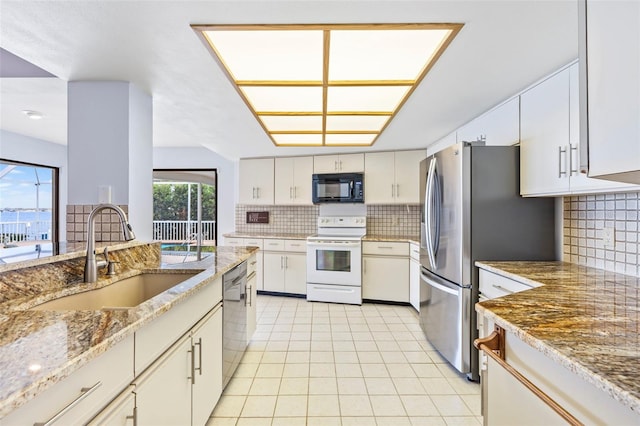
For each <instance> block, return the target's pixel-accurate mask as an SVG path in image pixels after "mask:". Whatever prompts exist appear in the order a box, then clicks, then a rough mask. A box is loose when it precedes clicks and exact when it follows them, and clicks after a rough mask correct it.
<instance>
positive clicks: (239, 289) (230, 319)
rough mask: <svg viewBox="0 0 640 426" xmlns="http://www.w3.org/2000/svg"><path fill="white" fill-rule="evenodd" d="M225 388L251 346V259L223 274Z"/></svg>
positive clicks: (223, 364)
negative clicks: (249, 289)
mask: <svg viewBox="0 0 640 426" xmlns="http://www.w3.org/2000/svg"><path fill="white" fill-rule="evenodd" d="M222 287H223V304H222V306H223V309H222V388H223V389H224V388H225V387H226V386H227V383H229V380H231V377H232V376H233V373H234V372H235V371H236V368H237V367H238V364H239V363H240V360H241V359H242V356H243V355H244V351H245V349H246V348H247V306H246V303H245V302H246V300H245V299H246V293H247V262H242V263H241V264H240V265H238V266H236V267H235V268H233V269H231V270H230V271H229V272H227V273H225V274H224V275H223V277H222Z"/></svg>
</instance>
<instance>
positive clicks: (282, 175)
mask: <svg viewBox="0 0 640 426" xmlns="http://www.w3.org/2000/svg"><path fill="white" fill-rule="evenodd" d="M293 171H294V159H293V157H281V158H276V159H275V173H274V175H275V180H274V182H275V188H274V193H275V203H276V204H293V202H294V197H293Z"/></svg>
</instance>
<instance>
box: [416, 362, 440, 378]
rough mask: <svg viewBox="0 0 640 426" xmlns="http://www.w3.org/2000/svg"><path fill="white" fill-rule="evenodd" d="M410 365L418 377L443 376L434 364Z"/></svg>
mask: <svg viewBox="0 0 640 426" xmlns="http://www.w3.org/2000/svg"><path fill="white" fill-rule="evenodd" d="M411 367H412V368H413V371H415V372H416V376H418V377H420V378H429V377H436V378H437V377H443V376H442V372H441V371H440V369H439V368H438V367H437V365H436V364H412V365H411Z"/></svg>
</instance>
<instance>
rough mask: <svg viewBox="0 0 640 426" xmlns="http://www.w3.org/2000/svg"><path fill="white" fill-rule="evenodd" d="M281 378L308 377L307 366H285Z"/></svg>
mask: <svg viewBox="0 0 640 426" xmlns="http://www.w3.org/2000/svg"><path fill="white" fill-rule="evenodd" d="M282 377H309V364H288V363H287V364H285V365H284V370H283V371H282Z"/></svg>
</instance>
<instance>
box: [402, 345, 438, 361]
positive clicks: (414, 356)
mask: <svg viewBox="0 0 640 426" xmlns="http://www.w3.org/2000/svg"><path fill="white" fill-rule="evenodd" d="M402 354H403V355H404V357H405V358H406V359H407V361H408V362H410V363H411V364H431V363H432V361H431V358H429V355H427V353H426V352H425V351H423V350H422V349H420V350H417V351H406V350H403V351H402Z"/></svg>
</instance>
